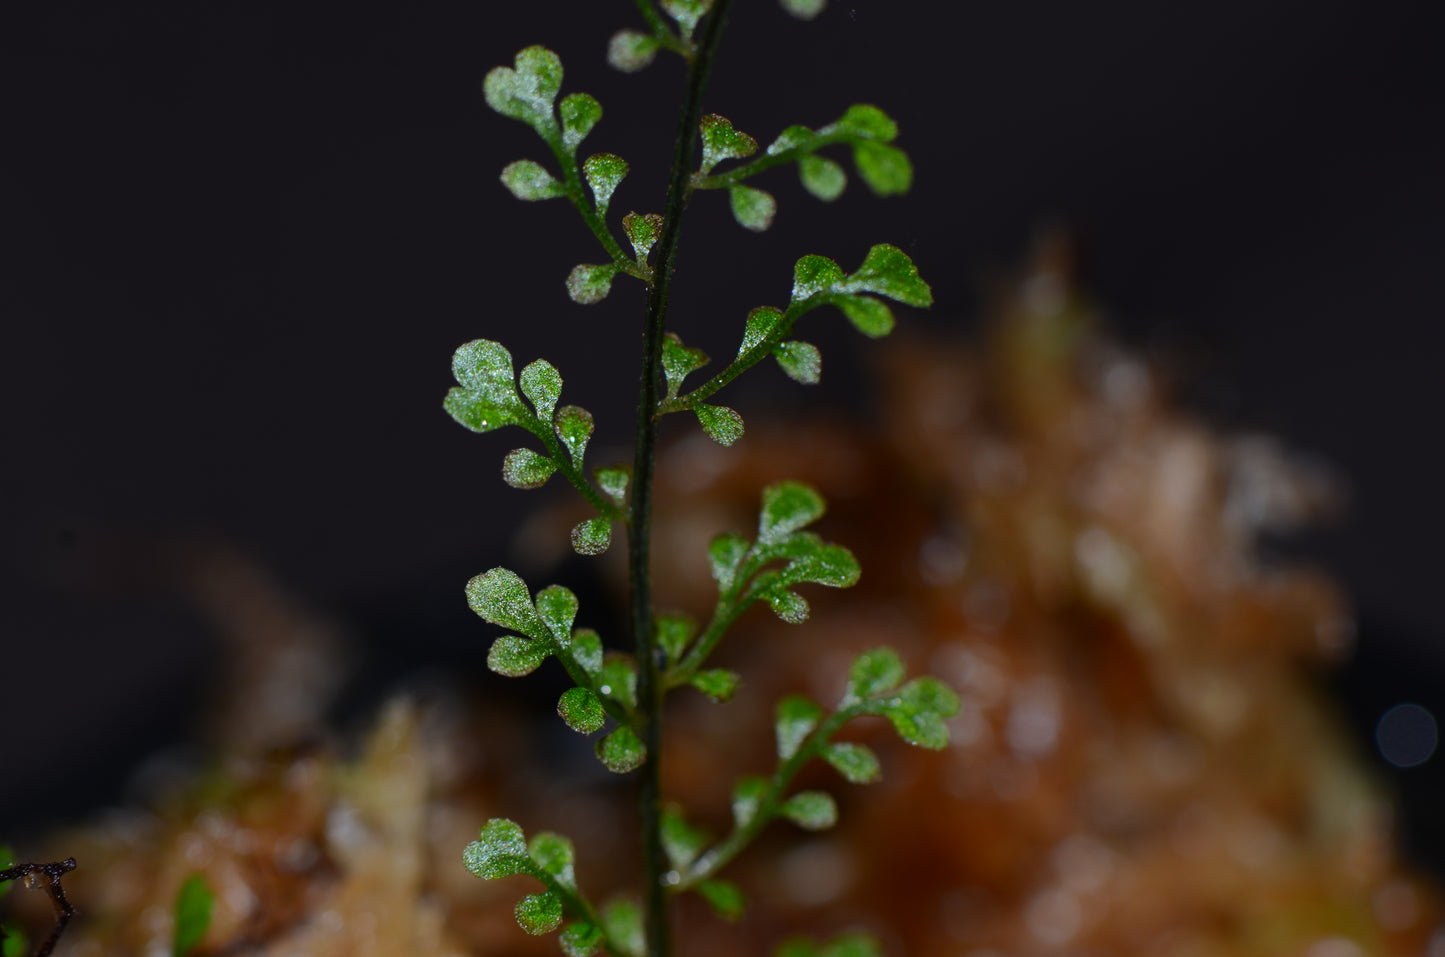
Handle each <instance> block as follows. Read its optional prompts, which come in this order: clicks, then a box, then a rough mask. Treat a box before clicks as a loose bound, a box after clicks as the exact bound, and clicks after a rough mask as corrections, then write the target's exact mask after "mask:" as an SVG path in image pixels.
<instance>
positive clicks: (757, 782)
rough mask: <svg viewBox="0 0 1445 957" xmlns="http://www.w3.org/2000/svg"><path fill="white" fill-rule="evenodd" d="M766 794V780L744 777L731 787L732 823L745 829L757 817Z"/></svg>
mask: <svg viewBox="0 0 1445 957" xmlns="http://www.w3.org/2000/svg"><path fill="white" fill-rule="evenodd" d="M767 793H768V781H767V778H759V777H745V778H742V779H740V780H739V781H738V783H737V784H735V785H734V786H733V797H732V809H733V823H735V824H736V825H737V826H738V827H746V826H747V825H748V824H749V822H751V821H752V820H753V818H755V817H757V816H758V810H759V808H761V807H762V803H763V797H764V796H765V795H766V794H767Z"/></svg>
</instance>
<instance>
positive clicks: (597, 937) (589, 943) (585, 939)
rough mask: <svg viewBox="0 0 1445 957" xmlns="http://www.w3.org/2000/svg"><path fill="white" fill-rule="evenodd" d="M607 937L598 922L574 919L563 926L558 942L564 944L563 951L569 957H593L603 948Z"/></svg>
mask: <svg viewBox="0 0 1445 957" xmlns="http://www.w3.org/2000/svg"><path fill="white" fill-rule="evenodd" d="M606 939H607V938H606V936H605V935H604V934H603V933H602V928H601V927H598V926H597V925H596V924H589V923H587V922H586V921H574V922H573V923H571V924H568V925H567V926H566V927H564V928H562V933H561V934H560V935H559V936H558V937H557V942H558V943H559V944H560V945H561V946H562V953H564V954H566V955H567V957H592V955H593V954H596V953H597V952H598V951H600V950H602V944H603V943H604V942H605V941H606Z"/></svg>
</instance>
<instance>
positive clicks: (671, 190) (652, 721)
mask: <svg viewBox="0 0 1445 957" xmlns="http://www.w3.org/2000/svg"><path fill="white" fill-rule="evenodd" d="M730 6H731V0H717V3H716V5H715V6H714V8H713V10H712V12H711V13H710V14H709V15H708V17H707V20H706V21H705V22H704V24H703V34H702V38H701V42H700V43H699V44H698V49H697V55H696V56H695V57H693V58H692V59H691V60H689V61H688V71H687V93H686V96H685V98H684V100H683V105H682V112H681V115H680V116H679V117H678V126H677V142H676V146H675V148H674V152H673V160H672V176H671V180H670V182H669V183H668V188H667V205H666V206H665V207H664V210H663V223H662V236H661V237H659V239H658V244H657V245H658V251H657V260H656V267H655V269H654V272H653V278H652V283H651V284H650V285H649V286H648V290H647V321H646V325H645V327H644V329H643V338H642V373H641V382H640V383H639V385H638V397H637V452H636V459H635V460H634V464H633V476H632V502H631V513H632V517H631V522H630V523H629V529H628V536H627V567H628V575H629V578H630V582H631V590H632V609H631V611H632V635H633V642H634V645H635V647H636V652H637V667H638V707H639V711H640V712H641V715H640V717H641V721H642V724H643V728H642V735H641V737H642V742H643V745H644V746H645V747H646V748H647V763H646V764H644V765H643V767H642V781H641V786H640V788H639V794H638V811H639V817H640V819H641V820H640V824H641V828H642V873H643V903H644V907H645V915H646V916H645V932H646V936H647V953H648V955H649V957H670V955H671V953H672V928H671V924H670V921H669V920H668V913H667V900H668V898H667V893H666V890H667V889H666V887H665V886H664V885H663V883H662V877H663V874H665V873H666V872H667V869H668V866H667V858H666V855H665V854H664V852H663V849H662V824H661V818H662V793H661V792H662V777H661V772H660V768H661V763H662V721H661V717H662V696H663V688H662V682H661V681H659V680H658V678H659V676H658V661H657V648H656V642H655V641H654V636H653V630H652V564H651V562H652V548H651V532H652V529H651V520H652V482H653V469H654V466H655V464H656V458H657V406H658V400H659V392H660V388H661V380H662V341H663V330H664V328H665V326H666V321H667V300H668V292H669V290H670V287H671V284H672V272H673V269H674V267H675V263H676V259H677V241H678V237H679V235H680V234H681V230H682V214H683V211H684V210H685V209H686V207H687V201H688V199H689V198H690V196H691V192H692V191H691V189H690V188H689V185H688V183H689V179H690V176H691V168H692V165H693V156H694V154H695V152H696V149H697V146H696V142H697V141H696V131H697V127H698V122H699V120H700V119H701V114H702V94H703V90H704V89H705V88H706V86H707V78H708V73H709V72H710V71H711V68H712V61H713V57H714V56H715V55H716V53H717V47H718V42H719V40H720V39H721V38H722V29H723V24H724V23H725V21H726V20H727V13H728V8H729V7H730Z"/></svg>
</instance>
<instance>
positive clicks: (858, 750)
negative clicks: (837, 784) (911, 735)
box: [823, 741, 883, 784]
mask: <svg viewBox="0 0 1445 957" xmlns="http://www.w3.org/2000/svg"><path fill="white" fill-rule="evenodd" d="M823 760H825V761H827V762H828V763H829V764H830V765H832V766H833V770H835V771H837V772H838V773H839V774H841V775H843V777H844V778H845V779H846V780H847V781H848V782H849V783H850V784H873V783H875V782H877V781H879V780H881V779H882V777H883V767H882V765H880V764H879V763H878V756H877V755H876V754H874V753H873V751H872V749H871V748H869V747H868V746H867V745H864V744H854V743H852V742H849V741H842V742H839V743H837V744H830V745H828V747H826V748H825V749H823Z"/></svg>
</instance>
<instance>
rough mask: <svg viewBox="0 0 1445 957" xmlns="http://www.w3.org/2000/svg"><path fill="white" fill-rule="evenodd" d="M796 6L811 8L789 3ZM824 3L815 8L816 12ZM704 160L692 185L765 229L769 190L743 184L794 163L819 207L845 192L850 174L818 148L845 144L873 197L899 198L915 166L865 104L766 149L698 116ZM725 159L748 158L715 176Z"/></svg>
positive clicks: (773, 206)
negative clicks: (724, 195) (719, 196)
mask: <svg viewBox="0 0 1445 957" xmlns="http://www.w3.org/2000/svg"><path fill="white" fill-rule="evenodd" d="M794 5H795V6H797V7H798V8H799V9H802V8H805V7H807V6H810V4H808V3H806V2H804V3H797V4H794ZM821 6H822V5H821V4H816V7H817V8H819V9H821ZM699 133H700V135H701V137H702V160H701V162H700V163H699V165H698V170H697V173H696V174H695V175H694V176H693V179H692V183H693V187H694V188H695V189H726V190H727V191H728V198H729V200H730V203H731V205H732V211H733V218H734V219H736V220H737V221H738V224H739V225H741V226H743V227H745V228H747V229H750V230H753V231H755V232H762V231H763V230H766V229H767V228H768V227H769V226H771V225H772V222H773V217H774V216H775V215H776V213H777V208H778V204H777V201H776V200H775V199H774V198H773V196H772V194H771V193H768V192H765V191H764V190H761V189H757V188H756V187H752V186H745V185H743V183H744V181H745V180H748V179H751V178H752V177H754V176H756V175H758V174H759V173H762V172H764V171H766V170H769V169H771V168H773V167H774V166H781V165H784V164H787V163H797V165H798V179H799V181H801V182H802V184H803V188H804V189H806V190H807V191H808V192H809V193H812V194H813V195H814V196H816V197H817V198H818V199H821V200H823V201H824V202H832V201H833V200H835V199H837V198H838V197H839V196H841V195H842V194H843V191H844V189H846V188H847V185H848V174H847V172H846V171H845V170H844V169H843V167H842V166H841V165H839V164H838V162H837V161H835V160H832V159H829V158H828V157H826V156H824V155H822V154H821V153H820V152H819V151H820V150H822V149H824V148H825V147H829V146H834V145H839V144H844V145H848V146H850V147H851V148H852V153H853V167H854V169H855V170H856V171H857V173H858V175H859V176H860V177H861V178H862V179H863V182H864V183H865V184H867V186H868V188H869V189H870V190H872V191H873V192H874V193H875V194H876V195H878V196H898V195H901V194H903V193H906V192H908V190H909V189H910V188H911V187H912V186H913V164H912V162H911V161H910V160H909V159H908V154H907V153H905V152H903V150H901V149H899V148H898V147H896V146H894V145H892V144H893V141H894V140H895V139H897V138H898V124H897V123H895V122H894V121H893V119H892V117H890V116H889V115H888V114H887V113H884V112H883V111H882V110H880V109H879V108H878V107H876V106H873V105H871V104H867V103H857V104H854V105H853V106H850V107H848V109H847V111H846V112H844V114H843V115H842V116H841V117H839V118H838V119H837V120H835V121H834V122H832V123H829V124H828V125H826V126H823V127H821V128H819V129H816V130H813V129H809V128H808V127H806V126H790V127H788V128H787V129H785V130H783V132H782V133H780V134H779V135H778V137H777V139H775V140H773V142H772V143H771V144H769V146H768V148H767V149H766V150H764V151H763V154H762V155H761V156H757V158H756V159H753V158H752V157H754V156H755V155H756V154H757V152H758V141H757V140H756V139H754V138H753V137H751V136H749V135H748V134H746V133H744V132H742V131H741V130H738V129H737V128H735V127H734V126H733V125H732V122H731V121H730V120H728V119H727V118H726V117H723V116H719V115H718V114H716V113H713V114H709V115H708V116H705V117H703V119H702V122H701V124H700V126H699ZM726 160H748V161H749V162H746V163H743V164H741V165H739V166H735V167H733V168H732V169H729V170H727V171H726V172H723V173H714V172H713V170H714V169H715V168H716V167H717V166H718V164H720V163H722V162H724V161H726Z"/></svg>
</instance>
